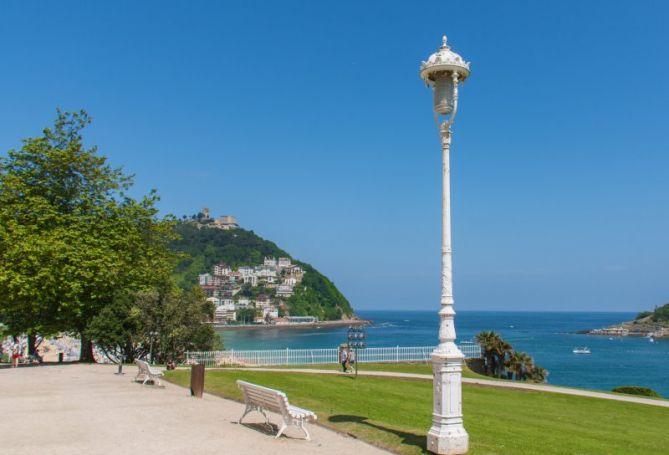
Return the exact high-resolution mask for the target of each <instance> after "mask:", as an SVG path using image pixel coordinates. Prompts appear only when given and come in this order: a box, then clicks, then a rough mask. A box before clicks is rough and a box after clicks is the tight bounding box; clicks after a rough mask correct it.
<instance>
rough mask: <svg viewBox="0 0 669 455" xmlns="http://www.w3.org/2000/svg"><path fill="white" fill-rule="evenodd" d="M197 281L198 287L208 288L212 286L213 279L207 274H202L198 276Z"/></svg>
mask: <svg viewBox="0 0 669 455" xmlns="http://www.w3.org/2000/svg"><path fill="white" fill-rule="evenodd" d="M198 280H199V282H200V286H210V285H212V284H214V279H213V277H212V276H211V275H210V274H208V273H202V274H200V275H198Z"/></svg>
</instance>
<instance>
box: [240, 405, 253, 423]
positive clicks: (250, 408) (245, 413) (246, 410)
mask: <svg viewBox="0 0 669 455" xmlns="http://www.w3.org/2000/svg"><path fill="white" fill-rule="evenodd" d="M251 411H253V408H252V407H251V406H249V405H248V404H247V405H246V409H244V414H242V416H241V417H240V418H239V423H242V420H243V419H244V417H246V415H247V414H248V413H249V412H251Z"/></svg>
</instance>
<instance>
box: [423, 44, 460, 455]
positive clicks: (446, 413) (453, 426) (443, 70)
mask: <svg viewBox="0 0 669 455" xmlns="http://www.w3.org/2000/svg"><path fill="white" fill-rule="evenodd" d="M468 76H469V63H468V62H465V61H464V60H463V59H462V57H460V56H459V55H458V54H456V53H455V52H453V51H452V50H451V48H450V47H449V46H448V44H447V43H446V37H445V36H444V38H443V45H442V46H441V47H440V48H439V50H438V51H437V52H435V53H434V54H432V55H431V56H430V58H429V59H428V60H427V61H426V62H423V63H422V64H421V66H420V77H421V78H422V79H423V80H424V81H425V83H426V84H427V85H428V86H430V87H432V88H433V91H434V119H435V121H436V123H437V127H438V128H439V136H440V138H441V150H442V156H443V193H442V201H441V204H442V237H441V309H440V310H439V319H440V325H439V346H437V348H436V349H435V350H434V352H433V353H432V369H433V372H434V380H433V394H434V404H433V410H432V428H430V431H429V432H428V434H427V448H428V450H430V451H431V452H434V453H437V454H462V453H466V452H467V450H468V449H469V435H468V434H467V431H465V428H464V426H463V425H462V362H463V361H464V355H463V354H462V352H460V349H458V347H457V346H456V344H455V322H454V317H455V311H453V303H454V300H453V274H452V261H451V182H450V156H449V155H450V151H451V126H452V125H453V120H454V119H455V114H456V113H457V111H458V84H460V83H461V82H463V81H464V80H465V79H466V78H467V77H468Z"/></svg>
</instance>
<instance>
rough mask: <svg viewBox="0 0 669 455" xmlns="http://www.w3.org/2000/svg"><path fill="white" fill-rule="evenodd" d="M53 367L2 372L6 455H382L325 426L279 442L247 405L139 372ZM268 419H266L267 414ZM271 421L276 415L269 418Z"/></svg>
mask: <svg viewBox="0 0 669 455" xmlns="http://www.w3.org/2000/svg"><path fill="white" fill-rule="evenodd" d="M115 371H116V368H115V367H113V366H104V365H58V366H43V367H33V368H18V369H5V370H0V410H1V412H2V417H3V419H2V420H3V422H2V425H0V452H1V453H7V454H14V455H18V454H48V455H50V454H68V455H74V454H86V455H94V454H111V453H119V454H126V453H160V454H180V455H183V454H198V455H199V454H217V455H220V454H242V453H247V454H256V453H259V454H263V455H270V454H291V455H292V454H305V455H306V454H340V453H355V454H356V455H368V454H369V455H372V454H383V453H387V452H384V451H382V450H380V449H377V448H375V447H372V446H370V445H367V444H365V443H363V442H361V441H359V440H356V439H353V438H348V437H346V436H343V435H340V434H338V433H335V432H332V431H329V430H327V429H325V428H323V427H318V426H314V425H310V426H309V430H310V432H311V437H312V440H311V441H305V440H303V439H297V438H302V433H301V432H300V431H299V430H298V429H295V428H290V429H289V430H288V431H287V436H288V437H281V438H280V439H278V440H275V439H274V436H273V435H271V434H268V433H267V430H266V427H263V426H262V425H260V423H262V422H263V418H262V416H260V415H259V414H257V413H252V414H250V415H249V416H248V417H247V418H246V419H244V421H245V423H246V422H247V419H248V422H249V423H251V424H256V425H249V426H247V425H239V424H237V420H238V419H239V417H240V416H241V415H242V411H243V410H244V405H242V404H240V403H237V402H233V401H229V400H224V399H221V398H218V397H215V396H213V395H205V396H204V398H202V399H197V398H192V397H190V396H189V392H188V390H186V389H184V388H182V387H179V386H176V385H173V384H170V383H167V384H166V387H165V388H162V389H161V388H157V387H151V386H147V387H142V386H141V385H140V384H135V383H132V382H131V379H132V378H133V377H134V374H135V372H136V369H134V368H129V367H124V371H125V372H126V374H125V375H123V376H116V375H114V372H115ZM270 415H271V414H270ZM271 420H272V422H273V423H275V424H276V423H277V422H278V416H276V415H271Z"/></svg>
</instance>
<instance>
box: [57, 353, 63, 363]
mask: <svg viewBox="0 0 669 455" xmlns="http://www.w3.org/2000/svg"><path fill="white" fill-rule="evenodd" d="M58 363H63V353H62V352H59V353H58Z"/></svg>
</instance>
